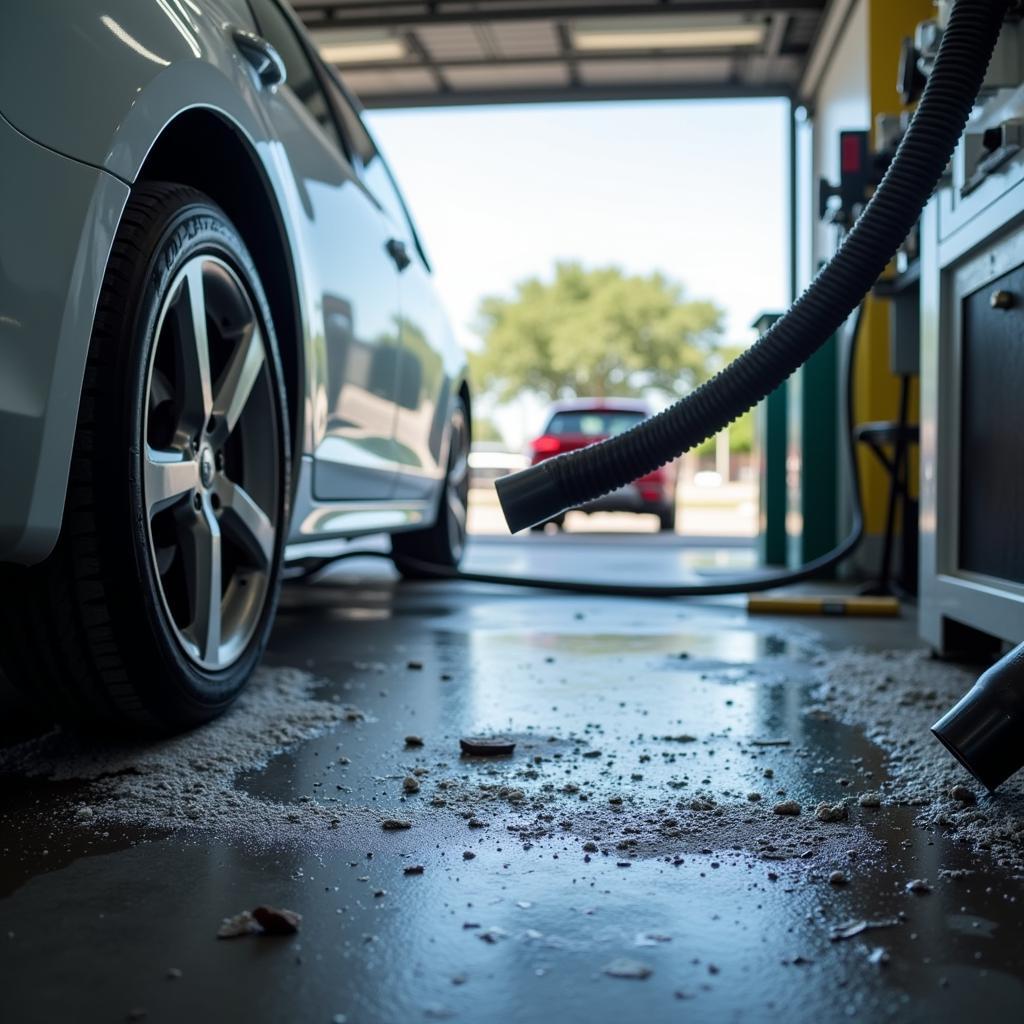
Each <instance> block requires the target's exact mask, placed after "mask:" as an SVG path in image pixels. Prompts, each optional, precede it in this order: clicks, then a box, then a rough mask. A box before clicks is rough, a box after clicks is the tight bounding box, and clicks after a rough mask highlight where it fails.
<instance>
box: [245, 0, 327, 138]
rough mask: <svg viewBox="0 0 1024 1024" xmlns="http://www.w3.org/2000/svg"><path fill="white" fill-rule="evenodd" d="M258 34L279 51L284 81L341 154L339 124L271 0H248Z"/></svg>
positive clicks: (292, 31) (310, 65)
mask: <svg viewBox="0 0 1024 1024" xmlns="http://www.w3.org/2000/svg"><path fill="white" fill-rule="evenodd" d="M249 2H250V3H251V4H252V9H253V13H254V14H255V16H256V23H257V24H258V25H259V29H260V34H261V35H262V36H263V38H264V39H266V40H267V42H268V43H270V45H271V46H273V47H274V49H275V50H277V52H278V53H279V54H280V55H281V59H282V60H283V61H284V66H285V69H286V71H287V72H288V78H287V81H286V83H285V85H284V88H285V89H290V90H291V91H292V92H293V93H294V95H295V96H296V98H297V99H298V100H299V101H300V102H301V103H302V104H303V106H305V108H306V109H307V110H308V111H309V114H310V116H311V117H312V118H313V120H314V121H316V123H317V124H318V125H319V126H320V128H321V130H322V131H323V133H324V134H325V135H326V136H327V138H328V139H329V140H330V141H331V142H332V143H333V144H334V145H335V146H336V147H337V148H338V149H339V150H340V151H341V152H342V153H343V154H344V152H345V147H344V146H343V145H342V141H341V135H340V134H339V132H338V126H337V124H336V123H335V121H334V115H333V114H332V112H331V105H330V103H329V102H328V100H327V96H326V95H325V93H324V90H323V87H322V86H321V84H320V79H319V78H318V77H317V73H316V69H315V68H314V67H313V63H312V61H311V60H310V59H309V56H308V55H307V53H306V50H305V48H304V47H303V45H302V43H301V42H300V41H299V37H298V36H297V35H296V33H295V29H294V28H293V27H292V26H291V24H290V23H289V21H288V18H287V17H286V16H285V14H284V12H283V11H282V10H281V8H280V7H278V5H277V4H276V3H275V2H274V0H249Z"/></svg>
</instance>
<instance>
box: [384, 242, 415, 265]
mask: <svg viewBox="0 0 1024 1024" xmlns="http://www.w3.org/2000/svg"><path fill="white" fill-rule="evenodd" d="M384 248H385V249H387V251H388V255H389V256H390V257H391V259H392V260H393V261H394V264H395V266H396V267H398V269H399V270H400V271H402V270H405V268H406V267H407V266H409V264H410V263H412V257H411V256H410V255H409V250H408V249H407V248H406V247H405V242H402V241H399V240H398V239H397V238H389V239H388V240H387V244H386V245H385V246H384Z"/></svg>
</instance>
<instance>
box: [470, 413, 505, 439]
mask: <svg viewBox="0 0 1024 1024" xmlns="http://www.w3.org/2000/svg"><path fill="white" fill-rule="evenodd" d="M473 440H474V441H485V442H490V441H497V442H498V443H500V444H507V443H508V442H507V441H506V440H505V435H504V434H502V432H501V431H500V430H499V429H498V425H497V423H495V422H494V420H492V419H488V418H487V417H486V416H481V415H479V414H477V413H474V415H473Z"/></svg>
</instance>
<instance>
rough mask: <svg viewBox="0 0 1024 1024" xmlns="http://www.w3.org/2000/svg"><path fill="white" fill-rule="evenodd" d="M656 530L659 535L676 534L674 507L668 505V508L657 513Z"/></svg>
mask: <svg viewBox="0 0 1024 1024" xmlns="http://www.w3.org/2000/svg"><path fill="white" fill-rule="evenodd" d="M658 530H659V531H660V532H661V533H675V532H676V507H675V505H670V506H669V507H668V508H663V509H662V510H661V511H660V512H659V513H658Z"/></svg>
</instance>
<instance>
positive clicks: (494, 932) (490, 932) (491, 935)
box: [477, 928, 508, 946]
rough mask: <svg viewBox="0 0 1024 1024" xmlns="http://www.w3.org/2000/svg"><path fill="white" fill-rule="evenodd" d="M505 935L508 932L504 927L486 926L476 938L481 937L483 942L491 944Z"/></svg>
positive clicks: (497, 941) (499, 940) (505, 936)
mask: <svg viewBox="0 0 1024 1024" xmlns="http://www.w3.org/2000/svg"><path fill="white" fill-rule="evenodd" d="M507 937H508V932H507V931H505V929H504V928H487V929H485V930H484V931H482V932H480V934H479V935H478V936H477V938H478V939H482V940H483V941H484V942H486V943H489V944H490V945H492V946H493V945H495V944H496V943H499V942H501V940H502V939H504V938H507Z"/></svg>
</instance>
